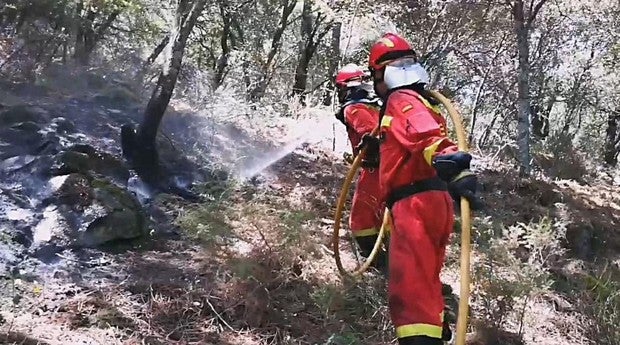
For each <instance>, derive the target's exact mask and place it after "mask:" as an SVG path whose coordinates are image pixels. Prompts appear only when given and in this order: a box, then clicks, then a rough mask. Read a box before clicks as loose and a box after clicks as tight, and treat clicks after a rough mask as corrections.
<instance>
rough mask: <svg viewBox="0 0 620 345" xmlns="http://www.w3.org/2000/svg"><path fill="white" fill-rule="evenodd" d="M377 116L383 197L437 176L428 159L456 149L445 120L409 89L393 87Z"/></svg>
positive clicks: (430, 159)
mask: <svg viewBox="0 0 620 345" xmlns="http://www.w3.org/2000/svg"><path fill="white" fill-rule="evenodd" d="M386 106H387V108H386V112H385V115H384V116H383V118H382V119H381V131H380V135H381V140H382V143H381V146H380V147H381V151H380V157H381V161H380V167H379V180H380V185H381V192H382V193H381V194H382V197H383V200H385V199H386V198H387V196H388V195H389V194H390V193H391V192H392V191H394V189H396V188H398V187H402V186H405V185H408V184H411V183H413V182H416V181H420V180H424V179H428V178H432V177H435V176H437V173H436V172H435V169H434V168H433V167H432V165H431V163H432V158H433V157H434V156H435V155H437V154H447V153H452V152H456V151H458V148H457V146H456V145H455V144H454V142H452V141H450V140H449V139H448V138H447V131H446V121H445V119H444V118H443V116H441V114H440V113H439V111H438V110H437V109H436V108H434V107H433V106H432V105H431V104H430V103H429V102H428V101H427V100H426V99H424V98H423V97H422V96H420V95H419V94H418V93H416V92H414V91H412V90H405V89H403V90H397V91H395V92H393V93H392V94H391V95H390V96H389V98H388V100H387V105H386Z"/></svg>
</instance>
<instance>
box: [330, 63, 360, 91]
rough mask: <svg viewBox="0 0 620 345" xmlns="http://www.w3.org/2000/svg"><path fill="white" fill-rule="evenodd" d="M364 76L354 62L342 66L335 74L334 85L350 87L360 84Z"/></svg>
mask: <svg viewBox="0 0 620 345" xmlns="http://www.w3.org/2000/svg"><path fill="white" fill-rule="evenodd" d="M365 77H366V74H365V73H364V71H363V70H362V69H361V68H360V67H359V66H357V65H355V64H348V65H346V66H344V67H342V68H341V69H340V70H339V71H338V73H337V74H336V86H338V87H351V86H357V85H360V84H361V83H362V81H363V79H364V78H365Z"/></svg>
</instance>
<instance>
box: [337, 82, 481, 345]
mask: <svg viewBox="0 0 620 345" xmlns="http://www.w3.org/2000/svg"><path fill="white" fill-rule="evenodd" d="M431 94H432V95H433V97H435V98H436V99H437V100H438V101H439V102H441V104H442V105H443V106H444V107H445V108H446V110H447V111H448V114H449V115H450V118H451V119H452V122H453V123H454V128H455V131H456V137H457V144H458V148H459V150H460V151H467V150H468V145H467V139H466V135H465V129H464V128H463V122H462V121H461V116H460V115H459V113H458V111H457V110H456V108H455V107H454V105H452V102H450V100H449V99H447V98H446V97H444V96H443V95H442V94H441V93H439V92H437V91H431ZM378 132H379V128H376V129H375V130H374V131H373V132H372V135H377V134H378ZM365 151H366V150H365V149H363V150H362V151H361V152H360V154H358V155H357V157H356V158H355V160H354V161H353V164H352V165H351V168H350V169H349V172H348V173H347V176H346V178H345V181H344V184H343V186H342V190H341V191H340V197H339V198H338V204H337V206H336V214H335V216H334V233H333V237H332V245H333V250H334V258H335V259H336V266H337V267H338V271H340V273H341V274H343V275H350V276H354V277H355V276H359V275H361V274H363V273H364V272H365V271H366V270H367V269H368V267H370V264H371V263H372V261H373V260H374V259H375V256H376V255H377V253H378V252H379V248H380V247H381V242H382V240H383V237H384V235H385V228H386V226H389V225H390V219H391V218H390V212H389V209H387V208H386V210H385V213H384V216H383V225H382V226H381V229H380V230H379V236H378V238H377V242H375V246H374V248H373V250H372V252H371V253H370V255H369V256H368V258H366V261H365V262H364V263H363V264H362V265H361V266H359V267H358V268H356V269H355V270H354V271H353V272H347V271H346V270H345V269H344V267H343V266H342V262H341V260H340V250H339V240H340V222H341V220H342V211H343V209H344V204H345V202H346V199H347V195H348V192H349V188H350V186H351V182H352V181H353V178H354V177H355V174H356V173H357V171H358V170H359V168H360V166H361V163H362V158H363V156H364V154H365ZM470 253H471V209H470V206H469V202H468V201H467V200H466V199H465V198H461V288H460V296H459V313H458V320H457V324H456V345H465V340H466V336H467V321H468V320H467V319H468V314H469V293H470V290H469V288H470V280H471V278H470Z"/></svg>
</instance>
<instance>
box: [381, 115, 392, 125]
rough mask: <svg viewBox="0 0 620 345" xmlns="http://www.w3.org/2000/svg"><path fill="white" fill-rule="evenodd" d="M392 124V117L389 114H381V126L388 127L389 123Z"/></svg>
mask: <svg viewBox="0 0 620 345" xmlns="http://www.w3.org/2000/svg"><path fill="white" fill-rule="evenodd" d="M391 124H392V117H391V116H387V115H385V116H383V118H382V119H381V127H390V125H391Z"/></svg>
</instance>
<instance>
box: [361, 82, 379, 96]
mask: <svg viewBox="0 0 620 345" xmlns="http://www.w3.org/2000/svg"><path fill="white" fill-rule="evenodd" d="M360 89H362V90H364V91H366V92H368V93H370V94H372V93H373V92H374V91H375V89H374V87H373V85H372V83H362V85H360Z"/></svg>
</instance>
